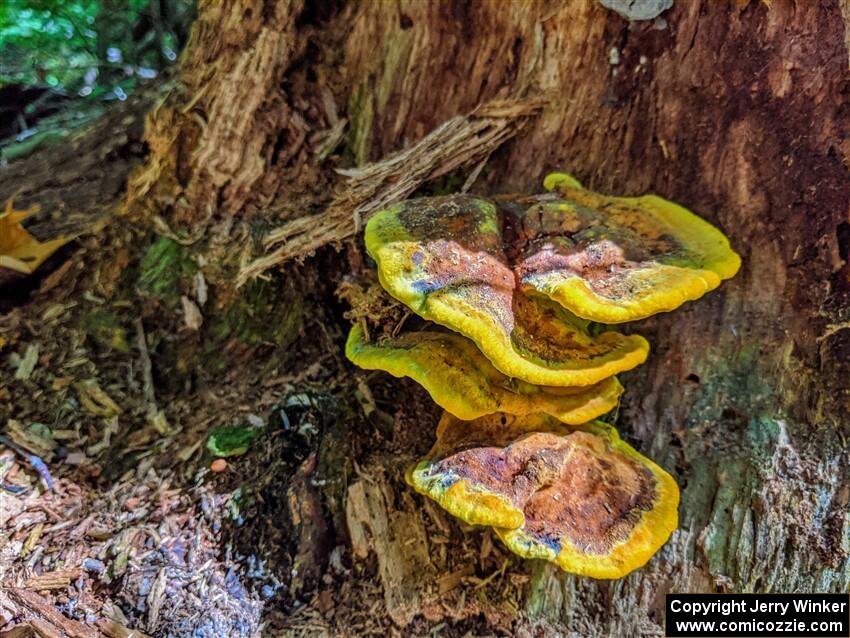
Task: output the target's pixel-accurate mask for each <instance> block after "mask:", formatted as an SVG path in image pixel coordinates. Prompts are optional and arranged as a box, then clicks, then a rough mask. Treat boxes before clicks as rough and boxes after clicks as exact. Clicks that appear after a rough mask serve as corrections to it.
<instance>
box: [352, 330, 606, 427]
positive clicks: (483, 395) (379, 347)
mask: <svg viewBox="0 0 850 638" xmlns="http://www.w3.org/2000/svg"><path fill="white" fill-rule="evenodd" d="M345 353H346V356H347V357H348V358H349V359H350V360H351V361H352V362H353V363H355V364H356V365H358V366H360V367H361V368H366V369H369V370H384V371H386V372H389V373H390V374H392V375H394V376H396V377H405V376H406V377H410V378H412V379H414V380H415V381H416V382H418V383H419V384H420V385H422V386H423V387H424V388H425V389H426V390H427V391H428V393H429V394H430V395H431V398H432V399H434V402H435V403H437V404H438V405H439V406H441V407H443V408H444V409H446V410H447V411H449V412H451V413H452V414H454V415H455V416H457V417H458V418H461V419H475V418H477V417H480V416H484V415H485V414H491V413H493V412H506V413H508V414H517V415H524V414H532V413H536V412H543V413H546V414H549V415H551V416H553V417H555V418H556V419H558V420H559V421H561V422H563V423H571V424H579V423H586V422H587V421H589V420H591V419H595V418H596V417H598V416H600V415H602V414H605V413H606V412H608V411H609V410H611V409H613V408H614V407H615V406H616V405H617V401H618V400H619V397H620V394H622V392H623V387H622V386H621V385H620V383H619V382H618V381H617V379H616V378H615V377H608V378H607V379H604V380H602V381H600V382H599V383H597V384H596V385H593V386H583V387H576V388H554V387H551V388H547V387H543V386H537V385H532V384H529V383H526V382H525V381H521V380H519V379H513V378H511V377H508V376H505V375H504V374H502V373H501V372H499V371H498V370H496V368H494V367H493V364H491V363H490V361H489V360H488V359H487V357H485V356H484V355H483V354H481V351H480V350H478V348H477V347H476V346H475V344H474V343H472V341H470V340H469V339H466V338H465V337H461V336H460V335H456V334H452V333H446V332H434V331H415V332H406V333H402V334H401V335H399V336H397V337H382V338H379V339H378V340H377V341H372V342H367V341H366V338H365V334H364V331H363V329H362V328H361V327H360V326H359V325H355V326H354V327H353V328H352V329H351V333H350V334H349V336H348V341H347V343H346V346H345Z"/></svg>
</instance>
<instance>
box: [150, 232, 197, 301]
mask: <svg viewBox="0 0 850 638" xmlns="http://www.w3.org/2000/svg"><path fill="white" fill-rule="evenodd" d="M197 270H198V266H197V264H196V263H195V261H194V260H193V259H192V258H191V257H190V256H189V253H188V251H187V250H186V249H185V248H184V247H183V246H181V245H180V244H178V243H177V242H176V241H174V240H173V239H169V238H168V237H158V238H157V239H156V241H154V242H153V243H152V244H151V246H150V248H148V251H147V253H145V256H144V257H143V258H142V261H141V264H140V266H139V279H138V289H139V291H140V292H142V293H145V294H148V295H150V296H152V297H156V298H158V299H161V300H163V301H166V302H169V303H174V304H176V303H178V302H179V301H180V295H181V292H182V282H183V281H185V280H187V279H189V278H191V277H192V275H194V274H195V273H196V272H197Z"/></svg>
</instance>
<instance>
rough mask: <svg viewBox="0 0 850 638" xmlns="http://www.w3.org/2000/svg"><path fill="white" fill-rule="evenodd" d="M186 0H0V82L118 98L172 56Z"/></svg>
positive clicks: (182, 30)
mask: <svg viewBox="0 0 850 638" xmlns="http://www.w3.org/2000/svg"><path fill="white" fill-rule="evenodd" d="M193 18H194V2H192V1H191V0H3V1H2V2H0V84H2V83H11V82H15V83H21V84H26V85H35V84H47V85H49V86H51V87H53V88H56V89H66V90H68V91H72V92H80V93H81V94H82V95H100V94H107V95H108V96H111V97H118V98H119V99H123V98H124V96H126V93H127V91H129V90H130V89H131V88H132V86H133V85H134V84H135V83H136V82H137V81H138V79H139V78H146V77H152V76H154V75H156V73H157V72H158V71H160V70H162V69H163V68H164V67H165V66H166V65H167V64H169V63H170V62H172V61H174V60H175V59H176V58H177V52H178V51H179V50H180V48H181V47H182V45H183V44H184V42H185V39H186V35H187V33H188V29H189V25H190V24H191V21H192V19H193Z"/></svg>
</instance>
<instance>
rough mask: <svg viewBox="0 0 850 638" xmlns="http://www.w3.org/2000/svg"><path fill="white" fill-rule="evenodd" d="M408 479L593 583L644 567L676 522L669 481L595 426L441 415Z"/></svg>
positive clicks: (512, 542)
mask: <svg viewBox="0 0 850 638" xmlns="http://www.w3.org/2000/svg"><path fill="white" fill-rule="evenodd" d="M407 479H408V482H409V483H410V484H411V485H412V486H413V487H414V489H416V490H417V491H418V492H420V493H422V494H424V495H426V496H428V497H429V498H432V499H434V500H435V501H436V502H437V503H439V504H440V505H441V506H442V507H443V508H444V509H446V510H447V511H448V512H450V513H451V514H453V515H455V516H457V517H458V518H460V519H462V520H464V521H466V522H467V523H470V524H476V525H490V526H492V527H494V528H495V531H496V533H497V534H498V536H499V537H500V538H501V539H502V540H503V541H504V542H505V544H506V545H507V546H508V548H509V549H511V550H512V551H513V552H514V553H516V554H518V555H520V556H523V557H525V558H543V559H546V560H550V561H552V562H554V563H556V564H557V565H559V566H560V567H561V568H563V569H564V570H566V571H570V572H573V573H577V574H583V575H586V576H593V577H594V578H620V577H622V576H625V575H626V574H628V573H629V572H631V571H632V570H633V569H635V568H637V567H640V566H642V565H643V564H645V563H646V561H647V560H649V558H650V557H652V555H653V554H654V553H655V552H656V551H657V550H658V548H659V547H661V546H662V545H663V544H664V543H665V542H666V541H667V539H668V538H669V536H670V534H671V533H672V532H673V530H675V529H676V526H677V524H678V515H677V508H678V505H679V490H678V487H677V486H676V482H675V481H674V480H673V477H671V476H670V475H669V474H667V472H665V471H664V470H662V469H661V468H660V467H658V465H656V464H655V463H653V462H652V461H650V460H649V459H647V458H646V457H644V456H642V455H641V454H639V453H638V452H637V451H636V450H635V449H634V448H632V447H631V446H630V445H628V444H627V443H625V442H624V441H622V440H621V439H620V437H619V435H618V434H617V432H616V430H614V428H612V427H610V426H607V425H605V424H604V423H600V422H592V423H588V424H586V425H584V426H581V427H580V428H566V427H564V426H563V425H561V424H559V423H557V422H556V421H554V420H553V419H551V418H550V417H546V416H542V415H533V416H529V417H507V416H505V415H490V416H487V417H484V418H481V419H477V420H475V421H461V420H459V419H457V418H455V417H453V416H451V415H449V414H448V413H446V414H445V415H444V416H443V418H442V420H441V421H440V425H439V426H438V428H437V442H436V444H435V445H434V448H433V449H432V450H431V452H430V453H429V455H428V457H427V458H426V459H425V460H423V461H422V462H420V463H419V464H418V465H416V466H415V467H414V468H412V469H411V470H410V471H409V472H408V475H407Z"/></svg>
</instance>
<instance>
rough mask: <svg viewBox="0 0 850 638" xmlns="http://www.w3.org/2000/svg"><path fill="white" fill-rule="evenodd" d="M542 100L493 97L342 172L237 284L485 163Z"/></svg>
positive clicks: (275, 234) (270, 238) (271, 240)
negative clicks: (316, 205)
mask: <svg viewBox="0 0 850 638" xmlns="http://www.w3.org/2000/svg"><path fill="white" fill-rule="evenodd" d="M544 104H545V102H544V101H543V100H542V99H539V98H538V99H526V100H494V101H492V102H489V103H487V104H485V105H483V106H482V107H481V108H479V109H476V110H475V111H473V112H472V113H470V114H469V115H465V116H457V117H453V118H452V119H450V120H449V121H447V122H445V123H444V124H442V125H441V126H439V127H437V128H436V129H435V130H434V131H432V132H431V133H429V134H428V135H426V136H425V137H423V138H422V139H421V140H419V141H418V142H417V143H416V144H414V145H413V146H411V147H410V148H406V149H404V150H403V151H400V152H399V153H395V154H393V155H390V156H389V157H387V158H386V159H384V160H382V161H380V162H374V163H371V164H368V165H366V166H364V167H362V168H359V169H351V170H346V171H340V172H341V173H342V174H343V175H345V176H346V177H347V179H346V180H345V181H344V182H343V183H342V184H341V185H340V186H339V187H338V188H337V189H336V192H335V194H334V198H333V201H332V202H331V203H330V205H329V206H328V207H327V209H326V210H325V211H323V212H321V213H319V214H316V215H311V216H307V217H299V218H297V219H294V220H292V221H290V222H288V223H287V224H285V225H284V226H283V227H281V228H277V229H275V230H272V231H271V232H270V233H269V234H268V235H267V236H266V238H265V242H264V245H265V246H266V248H272V247H274V246H276V245H278V244H283V245H282V246H280V247H278V248H276V249H275V250H273V251H272V252H270V253H269V254H268V255H266V256H264V257H261V258H259V259H256V260H254V261H253V262H251V263H250V264H248V265H247V266H245V267H244V268H243V269H242V270H241V272H240V273H239V279H238V283H239V284H240V285H241V284H243V283H245V282H246V281H247V280H248V279H249V278H251V277H255V276H257V275H258V274H260V273H262V272H264V271H265V270H268V269H269V268H272V267H274V266H277V265H280V264H281V263H284V262H286V261H287V260H289V259H293V258H296V259H297V258H303V257H305V256H306V255H309V254H311V253H313V252H314V251H315V250H317V249H318V248H321V247H322V246H325V245H327V244H331V243H335V244H338V243H339V242H341V241H343V240H345V239H348V238H350V237H352V236H353V235H354V234H356V233H357V232H360V231H361V230H362V229H363V224H364V223H365V222H366V221H367V220H368V219H369V217H370V216H371V215H372V213H374V212H376V211H378V210H380V209H381V208H384V207H386V206H388V205H389V204H392V203H393V202H397V201H399V200H402V199H404V198H405V197H407V196H408V195H410V193H412V192H413V191H415V190H416V189H417V188H418V187H419V186H421V185H422V184H423V183H425V182H427V181H428V180H432V179H435V178H437V177H441V176H442V175H446V174H448V173H451V172H453V171H455V170H457V169H459V168H461V167H464V166H474V165H476V164H478V165H481V164H482V162H486V161H487V159H488V158H489V157H490V155H491V154H492V153H493V151H495V150H496V149H497V148H498V147H499V146H501V145H502V144H503V143H504V142H505V141H507V140H509V139H511V138H512V137H514V136H515V135H516V134H517V133H518V132H519V131H521V130H522V128H523V127H524V126H525V124H526V123H527V122H528V120H529V118H531V117H532V116H534V115H535V114H537V113H539V112H540V110H541V109H542V108H543V106H544Z"/></svg>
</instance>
